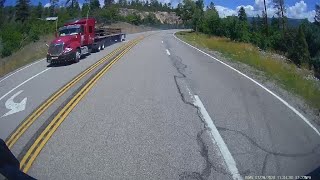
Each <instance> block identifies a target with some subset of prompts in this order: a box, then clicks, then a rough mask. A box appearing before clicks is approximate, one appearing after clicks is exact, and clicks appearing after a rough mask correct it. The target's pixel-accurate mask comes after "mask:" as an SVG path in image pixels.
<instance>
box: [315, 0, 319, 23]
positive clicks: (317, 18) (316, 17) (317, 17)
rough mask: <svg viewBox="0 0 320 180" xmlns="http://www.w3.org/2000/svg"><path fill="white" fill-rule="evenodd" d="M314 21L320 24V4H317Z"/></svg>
mask: <svg viewBox="0 0 320 180" xmlns="http://www.w3.org/2000/svg"><path fill="white" fill-rule="evenodd" d="M314 22H315V24H317V25H320V4H316V15H315V17H314Z"/></svg>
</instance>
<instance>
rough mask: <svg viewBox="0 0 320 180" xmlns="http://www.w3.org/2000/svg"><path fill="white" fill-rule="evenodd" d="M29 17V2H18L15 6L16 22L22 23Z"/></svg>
mask: <svg viewBox="0 0 320 180" xmlns="http://www.w3.org/2000/svg"><path fill="white" fill-rule="evenodd" d="M29 16H30V0H18V1H17V4H16V21H21V22H22V23H24V22H25V21H26V20H27V19H28V18H29Z"/></svg>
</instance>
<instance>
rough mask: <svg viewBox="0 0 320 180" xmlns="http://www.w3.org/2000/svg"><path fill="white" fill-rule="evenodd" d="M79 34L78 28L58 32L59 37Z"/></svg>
mask: <svg viewBox="0 0 320 180" xmlns="http://www.w3.org/2000/svg"><path fill="white" fill-rule="evenodd" d="M79 32H80V28H67V29H62V30H60V31H59V35H60V36H67V35H76V34H78V33H79Z"/></svg>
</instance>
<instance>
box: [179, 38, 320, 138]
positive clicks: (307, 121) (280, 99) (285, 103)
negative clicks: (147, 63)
mask: <svg viewBox="0 0 320 180" xmlns="http://www.w3.org/2000/svg"><path fill="white" fill-rule="evenodd" d="M173 36H174V37H175V38H176V39H177V40H179V41H180V42H182V43H184V44H186V45H188V46H190V47H192V48H194V49H196V50H197V51H199V52H201V53H203V54H205V55H207V56H209V57H210V58H212V59H214V60H216V61H218V62H219V63H221V64H223V65H225V66H227V67H228V68H230V69H232V70H234V71H236V72H237V73H239V74H240V75H242V76H244V77H246V78H248V79H249V80H250V81H252V82H253V83H255V84H256V85H258V86H260V87H261V88H262V89H264V90H266V91H267V92H268V93H270V94H271V95H273V96H274V97H275V98H277V99H278V100H279V101H281V102H282V103H283V104H284V105H286V106H287V107H288V108H289V109H291V110H292V111H293V112H294V113H296V114H297V115H298V116H299V117H300V118H301V119H302V120H303V121H304V122H305V123H306V124H308V125H309V126H310V127H311V128H312V129H313V130H314V131H315V132H316V133H317V134H318V135H319V136H320V132H319V131H318V129H317V128H316V127H314V126H313V125H312V124H311V123H310V122H309V120H308V119H307V118H306V117H304V116H303V115H302V114H301V113H300V112H299V111H298V110H296V109H295V108H294V107H292V106H291V105H290V104H289V103H288V102H286V101H285V100H283V99H282V98H281V97H279V96H278V95H276V94H275V93H273V92H272V91H271V90H269V89H268V88H266V87H264V86H263V85H262V84H260V83H258V82H257V81H255V80H254V79H252V78H250V77H249V76H247V75H245V74H243V73H242V72H240V71H239V70H237V69H235V68H233V67H231V66H230V65H228V64H226V63H224V62H222V61H220V60H219V59H217V58H215V57H213V56H211V55H210V54H208V53H206V52H204V51H202V50H200V49H198V48H196V47H194V46H192V45H190V44H188V43H186V42H184V41H182V40H181V39H179V38H177V37H176V35H175V34H173Z"/></svg>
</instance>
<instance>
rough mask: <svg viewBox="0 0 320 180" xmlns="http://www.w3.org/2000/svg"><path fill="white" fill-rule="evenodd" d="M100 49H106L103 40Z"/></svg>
mask: <svg viewBox="0 0 320 180" xmlns="http://www.w3.org/2000/svg"><path fill="white" fill-rule="evenodd" d="M100 49H101V50H104V42H102V44H101V48H100Z"/></svg>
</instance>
